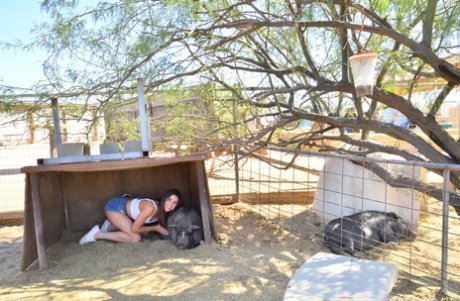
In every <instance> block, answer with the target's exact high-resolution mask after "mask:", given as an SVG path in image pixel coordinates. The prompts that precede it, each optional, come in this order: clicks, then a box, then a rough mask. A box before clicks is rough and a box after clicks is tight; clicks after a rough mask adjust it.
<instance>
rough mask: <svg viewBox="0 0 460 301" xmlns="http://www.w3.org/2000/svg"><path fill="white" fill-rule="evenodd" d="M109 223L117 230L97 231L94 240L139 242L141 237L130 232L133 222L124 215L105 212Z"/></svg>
mask: <svg viewBox="0 0 460 301" xmlns="http://www.w3.org/2000/svg"><path fill="white" fill-rule="evenodd" d="M105 215H106V216H107V218H108V219H109V221H110V222H111V223H112V224H113V225H114V226H115V227H117V228H118V231H115V232H102V231H99V232H97V233H96V234H95V235H94V238H95V239H96V240H98V239H103V240H111V241H116V242H139V241H140V240H141V235H140V234H138V233H134V232H131V226H132V224H133V221H132V220H131V219H130V218H129V217H127V216H126V215H124V214H122V213H118V212H108V211H106V212H105Z"/></svg>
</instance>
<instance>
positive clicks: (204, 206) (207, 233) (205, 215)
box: [195, 162, 212, 245]
mask: <svg viewBox="0 0 460 301" xmlns="http://www.w3.org/2000/svg"><path fill="white" fill-rule="evenodd" d="M195 166H196V172H197V179H198V191H199V198H200V211H201V219H202V222H203V234H204V242H205V244H207V245H209V244H211V228H210V226H209V225H210V219H209V216H210V215H211V214H212V212H211V211H210V209H211V208H210V207H209V202H208V194H207V192H206V185H205V172H204V168H203V163H202V162H195Z"/></svg>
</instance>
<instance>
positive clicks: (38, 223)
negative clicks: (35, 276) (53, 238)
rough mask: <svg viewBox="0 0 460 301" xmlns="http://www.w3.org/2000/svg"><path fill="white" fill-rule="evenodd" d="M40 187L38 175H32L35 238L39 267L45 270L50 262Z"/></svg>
mask: <svg viewBox="0 0 460 301" xmlns="http://www.w3.org/2000/svg"><path fill="white" fill-rule="evenodd" d="M38 185H39V183H38V175H37V173H32V174H30V186H31V191H32V204H33V212H34V221H35V237H36V239H37V253H38V267H39V269H40V270H45V269H47V268H48V262H47V260H46V247H45V237H44V230H43V219H42V208H41V204H40V189H39V186H38Z"/></svg>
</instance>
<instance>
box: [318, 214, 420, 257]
mask: <svg viewBox="0 0 460 301" xmlns="http://www.w3.org/2000/svg"><path fill="white" fill-rule="evenodd" d="M414 238H415V234H414V233H413V232H412V231H411V230H410V229H409V228H408V226H407V225H406V224H405V223H404V221H403V219H402V218H401V217H399V216H398V215H397V214H395V213H393V212H381V211H372V210H371V211H363V212H359V213H355V214H352V215H349V216H344V217H341V218H337V219H334V220H332V221H330V222H329V223H328V224H327V225H326V226H325V227H324V245H325V246H326V247H328V248H329V249H330V250H331V251H332V252H334V253H339V252H340V251H341V250H343V251H345V252H347V253H348V254H350V255H352V256H354V257H360V255H361V252H362V251H367V250H370V249H372V248H373V247H375V246H376V245H378V244H380V243H392V244H394V245H397V244H398V242H399V240H400V239H409V240H413V239H414Z"/></svg>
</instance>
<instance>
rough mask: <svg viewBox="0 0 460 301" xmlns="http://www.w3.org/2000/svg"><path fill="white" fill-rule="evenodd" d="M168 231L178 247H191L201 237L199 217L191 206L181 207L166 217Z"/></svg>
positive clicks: (183, 248)
mask: <svg viewBox="0 0 460 301" xmlns="http://www.w3.org/2000/svg"><path fill="white" fill-rule="evenodd" d="M168 232H169V235H170V237H171V240H172V242H173V244H174V245H175V246H176V247H177V248H178V249H181V250H185V249H192V248H194V247H196V246H198V245H199V244H200V242H201V240H202V239H203V227H202V223H201V217H200V215H199V214H198V213H197V212H196V211H195V209H193V208H192V207H182V208H180V209H178V210H177V211H176V212H174V213H173V214H172V215H171V216H170V217H169V218H168Z"/></svg>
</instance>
